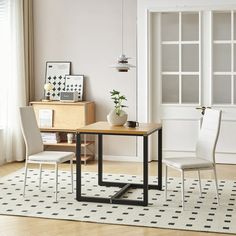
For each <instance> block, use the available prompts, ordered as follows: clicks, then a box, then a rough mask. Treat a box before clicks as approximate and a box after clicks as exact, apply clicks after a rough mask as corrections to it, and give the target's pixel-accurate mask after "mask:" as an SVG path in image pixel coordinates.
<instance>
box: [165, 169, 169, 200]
mask: <svg viewBox="0 0 236 236" xmlns="http://www.w3.org/2000/svg"><path fill="white" fill-rule="evenodd" d="M167 175H168V166H167V165H166V171H165V184H166V186H165V200H166V199H167Z"/></svg>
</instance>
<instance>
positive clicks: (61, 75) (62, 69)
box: [44, 61, 71, 101]
mask: <svg viewBox="0 0 236 236" xmlns="http://www.w3.org/2000/svg"><path fill="white" fill-rule="evenodd" d="M70 73H71V62H70V61H47V62H46V73H45V84H47V83H50V84H52V85H53V89H52V90H51V91H47V94H44V95H45V96H49V98H50V100H53V101H57V100H60V92H61V91H64V90H65V76H66V75H68V74H70ZM45 93H46V92H45Z"/></svg>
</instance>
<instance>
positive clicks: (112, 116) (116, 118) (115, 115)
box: [107, 89, 128, 126]
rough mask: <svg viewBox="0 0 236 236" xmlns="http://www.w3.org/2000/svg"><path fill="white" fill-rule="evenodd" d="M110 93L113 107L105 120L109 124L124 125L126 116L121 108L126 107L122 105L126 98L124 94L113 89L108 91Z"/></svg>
mask: <svg viewBox="0 0 236 236" xmlns="http://www.w3.org/2000/svg"><path fill="white" fill-rule="evenodd" d="M110 95H111V99H112V101H113V103H114V108H115V109H114V110H112V111H111V112H110V113H109V114H108V115H107V120H108V122H109V124H110V125H117V126H121V125H124V124H125V122H126V121H127V118H128V115H127V113H126V112H125V111H124V110H123V108H125V107H127V106H126V105H124V102H125V101H127V99H126V97H125V95H122V94H121V93H120V92H119V91H117V90H115V89H113V90H112V91H110Z"/></svg>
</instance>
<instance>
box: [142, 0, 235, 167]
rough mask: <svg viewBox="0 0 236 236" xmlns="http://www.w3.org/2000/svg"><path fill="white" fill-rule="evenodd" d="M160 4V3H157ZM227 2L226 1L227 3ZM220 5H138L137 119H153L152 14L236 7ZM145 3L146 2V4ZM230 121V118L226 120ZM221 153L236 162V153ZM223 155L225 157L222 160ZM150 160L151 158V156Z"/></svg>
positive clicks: (221, 155)
mask: <svg viewBox="0 0 236 236" xmlns="http://www.w3.org/2000/svg"><path fill="white" fill-rule="evenodd" d="M156 4H157V5H158V3H156ZM225 4H226V3H225ZM225 4H224V5H218V6H186V5H182V6H178V7H153V6H152V7H146V8H145V9H144V8H143V7H142V6H139V5H142V4H141V3H140V4H139V5H138V13H137V15H138V24H137V25H138V32H137V35H138V37H137V38H138V44H137V49H138V52H137V57H138V60H137V63H138V67H137V69H138V73H137V94H138V96H137V119H138V121H139V122H150V121H151V97H152V94H151V89H150V86H151V63H150V40H151V39H150V15H151V13H154V12H164V11H168V12H171V11H175V12H176V11H193V10H194V11H207V10H209V11H216V10H229V9H236V5H235V4H234V5H232V4H228V5H225ZM144 5H145V4H144ZM225 121H226V122H228V120H225ZM149 145H150V143H149ZM137 154H138V159H139V160H140V161H142V156H143V153H142V142H141V140H140V141H138V143H137ZM227 154H228V157H225V155H226V153H223V152H222V153H219V155H218V156H219V157H218V160H219V162H223V163H224V162H230V163H236V158H235V153H227ZM222 157H223V158H224V159H223V160H222ZM149 160H151V159H150V158H149Z"/></svg>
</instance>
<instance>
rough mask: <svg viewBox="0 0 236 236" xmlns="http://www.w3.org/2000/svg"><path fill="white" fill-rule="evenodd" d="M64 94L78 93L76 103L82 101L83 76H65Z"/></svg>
mask: <svg viewBox="0 0 236 236" xmlns="http://www.w3.org/2000/svg"><path fill="white" fill-rule="evenodd" d="M65 80H66V84H65V91H66V92H74V91H77V92H78V101H82V100H83V87H84V76H83V75H66V79H65Z"/></svg>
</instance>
